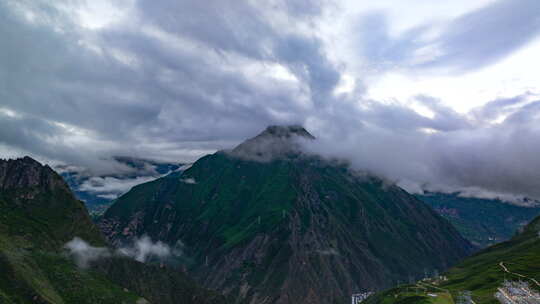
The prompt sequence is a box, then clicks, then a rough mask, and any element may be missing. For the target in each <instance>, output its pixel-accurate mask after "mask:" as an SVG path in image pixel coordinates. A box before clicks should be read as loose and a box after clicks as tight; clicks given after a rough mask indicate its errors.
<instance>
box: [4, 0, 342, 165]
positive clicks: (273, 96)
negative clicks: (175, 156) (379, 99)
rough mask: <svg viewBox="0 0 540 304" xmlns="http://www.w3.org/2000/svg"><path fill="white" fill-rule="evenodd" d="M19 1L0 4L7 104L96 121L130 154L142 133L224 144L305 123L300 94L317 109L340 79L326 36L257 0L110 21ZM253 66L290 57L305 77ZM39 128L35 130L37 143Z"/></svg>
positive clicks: (58, 118)
mask: <svg viewBox="0 0 540 304" xmlns="http://www.w3.org/2000/svg"><path fill="white" fill-rule="evenodd" d="M13 3H14V2H8V3H4V4H2V5H1V7H0V13H1V14H2V17H4V18H2V20H1V21H0V22H1V24H0V25H1V29H0V35H1V36H2V37H4V38H5V40H6V41H10V43H9V44H7V46H6V47H5V48H3V49H2V50H0V54H1V55H0V56H1V57H0V58H2V60H3V62H6V64H5V65H3V66H4V67H5V68H4V69H3V70H2V71H1V72H0V77H1V78H2V79H3V80H4V81H3V82H2V84H4V86H5V90H2V93H1V94H3V96H2V100H3V102H2V106H4V107H6V108H7V109H10V110H13V111H15V112H17V113H20V114H22V115H30V116H32V117H35V119H39V118H41V119H43V120H44V121H48V122H61V123H64V124H69V125H73V126H76V127H78V128H82V129H84V130H89V131H90V132H92V134H93V136H95V137H96V138H95V139H96V140H102V141H113V142H115V143H116V144H117V146H118V147H115V150H120V153H121V152H122V148H121V146H132V145H133V144H134V143H138V142H144V143H146V144H151V143H156V144H160V143H161V144H165V143H176V144H177V147H178V149H179V150H180V149H182V148H184V147H186V146H189V144H186V143H185V142H200V143H201V145H205V143H206V142H214V145H213V146H212V145H211V144H210V146H212V148H213V149H216V148H221V147H222V145H223V143H227V141H228V142H231V141H237V140H238V139H239V138H242V137H245V136H248V135H251V134H252V132H253V131H251V130H257V129H260V128H263V127H264V126H266V125H268V124H271V123H292V122H300V123H301V122H303V120H304V119H305V118H304V116H303V114H302V113H301V112H302V111H303V110H305V109H306V105H300V104H299V103H298V101H297V100H298V99H300V97H302V96H300V95H305V97H304V98H305V99H306V100H307V101H308V104H307V109H308V110H309V108H312V103H313V102H314V101H315V100H316V99H317V98H319V97H318V96H329V91H331V90H332V88H333V87H334V86H335V84H336V83H337V81H338V79H339V73H338V72H337V71H336V69H335V67H333V65H332V64H331V63H330V62H329V61H328V60H327V59H326V57H325V56H324V54H323V52H322V47H321V42H320V41H319V40H318V39H316V38H315V37H307V36H303V35H302V34H301V33H295V32H294V29H293V26H292V27H291V30H290V31H289V32H286V33H285V32H281V31H277V30H276V29H275V28H273V27H272V26H270V24H269V20H267V16H265V15H264V14H263V10H260V9H257V8H255V7H253V6H251V5H249V4H247V3H237V2H235V3H234V5H233V3H226V2H225V1H223V2H222V1H216V2H215V3H214V4H215V5H213V6H208V5H207V4H205V5H202V4H200V2H197V1H191V2H190V1H184V2H181V3H180V2H177V1H164V2H162V3H161V4H160V5H154V4H152V5H149V6H148V3H147V2H144V1H140V2H138V3H136V8H135V9H136V11H137V13H138V18H137V19H138V20H137V22H138V23H136V24H134V25H133V24H132V25H126V26H124V27H122V26H116V27H111V28H107V29H104V30H100V31H88V30H85V29H84V28H81V27H79V26H77V25H76V24H73V23H72V22H71V21H70V18H68V17H69V16H65V14H64V15H63V14H62V12H60V11H56V10H54V8H50V12H48V11H46V12H39V14H40V15H39V16H40V18H39V19H38V20H37V21H35V20H34V21H32V22H30V21H28V20H25V18H24V16H25V15H24V12H20V11H19V12H17V11H16V10H15V9H13V8H14V7H15V5H14V4H13ZM287 7H288V6H287ZM26 9H35V7H32V5H31V4H30V7H26ZM291 9H292V10H294V9H295V8H290V7H289V10H291ZM316 12H317V10H314V11H313V13H316ZM42 16H43V18H41V17H42ZM311 17H313V16H311ZM300 18H307V16H306V15H305V14H304V15H302V16H301V17H300ZM51 19H53V20H54V22H52V21H50V20H51ZM186 39H187V40H186ZM249 64H254V65H257V64H258V65H261V66H262V65H265V64H281V65H282V66H284V67H285V68H288V69H290V71H292V73H294V74H296V75H297V78H298V79H299V85H298V86H299V88H294V87H292V85H290V84H284V83H280V82H279V81H265V80H260V79H258V76H259V75H257V74H253V75H249V74H246V73H242V67H243V66H244V65H249ZM254 73H256V72H254ZM310 103H311V105H310ZM38 117H39V118H38ZM19 122H20V123H23V122H22V121H19ZM41 132H42V129H40V128H35V129H33V130H32V132H30V133H28V134H25V135H27V136H28V140H27V141H28V142H31V141H32V137H40V133H41ZM3 141H4V142H7V143H8V144H10V145H14V146H17V147H19V148H23V149H25V150H29V151H32V150H33V149H29V147H27V146H24V147H23V146H21V145H19V143H18V142H17V141H13V140H9V138H7V137H6V138H5V139H4V140H3ZM216 143H217V145H216ZM219 143H221V146H220V144H219ZM58 144H61V143H58ZM207 146H208V145H207ZM130 148H132V147H130ZM125 150H129V148H127V149H125ZM115 152H119V151H115ZM58 157H59V158H62V159H65V158H67V157H66V155H58Z"/></svg>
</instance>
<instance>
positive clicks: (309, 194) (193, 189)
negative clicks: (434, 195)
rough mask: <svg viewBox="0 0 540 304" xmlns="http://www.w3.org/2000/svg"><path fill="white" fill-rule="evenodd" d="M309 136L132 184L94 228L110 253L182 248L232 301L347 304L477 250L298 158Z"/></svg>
mask: <svg viewBox="0 0 540 304" xmlns="http://www.w3.org/2000/svg"><path fill="white" fill-rule="evenodd" d="M305 140H313V136H311V134H309V133H308V132H307V131H306V130H305V129H303V128H302V127H299V126H290V127H279V126H273V127H269V128H268V129H266V130H265V131H264V132H262V133H261V134H260V135H258V136H256V137H255V138H252V139H250V140H247V141H246V142H244V143H242V144H240V145H239V146H238V147H236V148H235V149H233V150H231V151H220V152H217V153H215V154H213V155H207V156H205V157H203V158H201V159H199V160H198V161H197V162H195V163H194V164H193V166H191V167H190V168H189V169H187V170H186V171H184V172H183V173H181V174H172V175H168V176H165V177H162V178H159V179H157V180H155V181H152V182H148V183H145V184H141V185H138V186H135V187H134V188H133V189H131V190H130V191H129V192H128V193H126V194H124V195H122V196H121V197H119V198H118V199H117V200H116V201H115V202H114V204H113V205H112V206H111V207H110V208H109V209H108V210H107V211H106V213H105V215H104V216H103V219H102V220H101V222H100V223H99V226H100V227H101V229H102V231H103V232H104V233H105V234H106V236H107V237H108V239H109V240H110V241H111V242H112V243H113V244H115V245H117V246H121V245H122V244H124V243H126V242H130V241H131V240H132V239H134V238H137V237H140V236H142V235H149V236H150V237H151V238H152V239H154V240H160V241H163V242H165V243H167V244H176V243H178V242H181V243H182V244H183V245H184V250H185V252H186V264H185V265H186V267H187V268H188V270H189V272H190V273H192V274H193V275H194V277H195V278H196V279H197V281H198V282H200V283H201V284H203V285H204V286H206V287H208V288H213V289H216V290H219V291H221V292H223V293H225V294H227V295H229V296H231V297H232V298H234V299H236V303H262V304H265V303H295V304H301V303H316V304H317V303H321V304H322V303H345V301H347V302H349V301H350V296H351V294H352V293H354V292H357V291H361V290H365V289H369V290H375V289H380V288H383V287H388V286H391V285H393V284H395V282H396V281H397V280H404V279H406V278H408V277H416V278H419V277H420V276H421V275H422V274H423V273H424V270H425V269H439V270H443V269H446V268H447V267H449V266H451V265H452V264H454V263H456V262H458V261H459V260H461V259H462V258H463V257H465V256H466V255H468V254H469V253H470V252H472V249H473V247H472V245H471V244H470V243H469V242H468V241H466V240H465V239H464V238H462V236H461V235H460V234H459V233H458V232H457V231H456V230H455V228H454V227H453V226H451V225H450V224H449V223H448V221H446V220H445V219H443V218H442V217H441V216H439V215H438V214H437V213H436V212H434V211H433V210H432V209H431V208H430V207H428V206H427V205H426V204H424V203H423V202H421V201H419V200H418V199H417V198H415V197H414V196H412V195H410V194H408V193H407V192H405V191H404V190H402V189H400V188H398V187H396V186H394V185H392V184H388V183H385V182H384V181H383V180H381V179H379V178H377V177H374V176H370V175H366V174H364V173H361V172H355V171H351V170H350V169H349V168H348V167H347V166H346V165H344V164H340V163H337V162H333V161H328V160H324V159H321V158H318V157H316V156H312V155H306V154H303V153H302V152H301V149H300V142H301V141H305Z"/></svg>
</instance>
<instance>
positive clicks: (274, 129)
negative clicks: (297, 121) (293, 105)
mask: <svg viewBox="0 0 540 304" xmlns="http://www.w3.org/2000/svg"><path fill="white" fill-rule="evenodd" d="M258 136H274V137H285V138H290V137H293V136H300V137H305V138H309V139H315V137H314V136H313V135H311V133H309V132H308V131H307V130H306V129H305V128H304V127H302V126H301V125H288V126H280V125H272V126H268V127H267V128H266V130H264V131H263V132H262V133H260V134H259V135H258Z"/></svg>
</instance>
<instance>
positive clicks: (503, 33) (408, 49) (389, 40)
mask: <svg viewBox="0 0 540 304" xmlns="http://www.w3.org/2000/svg"><path fill="white" fill-rule="evenodd" d="M388 22H389V20H388V19H387V17H386V15H385V14H384V12H376V13H371V14H369V15H366V16H363V17H362V18H360V21H359V23H358V26H357V31H358V33H359V37H360V41H359V44H358V47H359V48H360V49H362V50H363V52H362V54H363V56H365V57H366V58H367V59H368V60H370V63H371V64H374V65H376V66H377V67H378V68H379V69H396V68H401V69H403V68H405V69H407V68H415V69H422V68H424V69H434V68H436V69H445V70H448V71H449V72H453V73H457V72H466V71H470V70H476V69H479V68H483V67H485V66H487V65H490V64H493V63H495V62H497V61H499V60H501V59H503V58H505V57H506V56H508V55H510V54H511V53H513V52H514V51H516V50H517V49H519V48H520V47H522V46H524V45H525V44H527V43H528V42H530V41H532V40H533V39H534V38H536V37H538V34H539V33H540V2H538V1H536V0H517V1H510V0H498V1H494V2H493V3H490V4H488V5H486V6H485V7H482V8H479V9H477V10H475V11H472V12H470V13H468V14H465V15H462V16H459V17H457V18H455V19H454V20H452V21H451V22H449V23H448V24H445V25H444V26H443V28H442V30H441V32H440V33H437V34H436V35H435V37H434V38H433V37H429V34H430V31H431V30H433V28H436V27H437V26H439V25H438V24H424V25H421V26H416V27H414V28H412V29H409V30H407V31H405V32H403V33H400V35H399V36H397V37H393V36H391V35H390V34H389V25H388Z"/></svg>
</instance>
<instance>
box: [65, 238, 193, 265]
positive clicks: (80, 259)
mask: <svg viewBox="0 0 540 304" xmlns="http://www.w3.org/2000/svg"><path fill="white" fill-rule="evenodd" d="M182 247H183V245H182V243H180V242H179V243H178V244H177V245H176V246H174V247H173V248H171V247H170V246H169V245H167V244H165V243H163V242H161V241H157V242H153V241H152V240H151V239H150V237H148V236H143V237H141V238H136V239H134V240H133V242H132V243H131V244H129V245H128V246H123V247H120V248H117V249H111V248H107V247H94V246H92V245H90V244H89V243H88V242H86V241H84V240H83V239H81V238H79V237H75V238H73V240H71V241H69V242H67V243H66V245H65V246H64V248H65V249H67V250H68V253H69V256H70V257H71V258H73V260H74V261H75V263H76V264H77V266H79V267H81V268H88V267H89V266H90V264H91V263H92V262H95V261H98V260H100V259H103V258H109V257H113V256H115V257H127V258H131V259H134V260H136V261H138V262H141V263H146V262H150V261H157V262H164V261H167V260H170V259H174V258H178V257H181V256H182V255H183V251H182Z"/></svg>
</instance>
